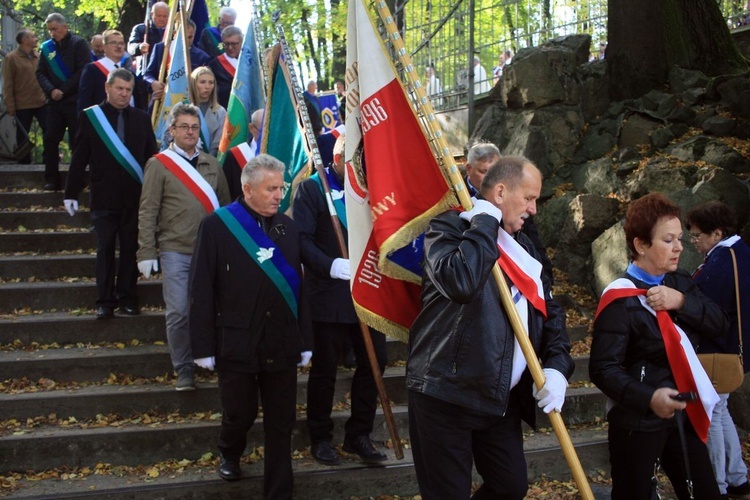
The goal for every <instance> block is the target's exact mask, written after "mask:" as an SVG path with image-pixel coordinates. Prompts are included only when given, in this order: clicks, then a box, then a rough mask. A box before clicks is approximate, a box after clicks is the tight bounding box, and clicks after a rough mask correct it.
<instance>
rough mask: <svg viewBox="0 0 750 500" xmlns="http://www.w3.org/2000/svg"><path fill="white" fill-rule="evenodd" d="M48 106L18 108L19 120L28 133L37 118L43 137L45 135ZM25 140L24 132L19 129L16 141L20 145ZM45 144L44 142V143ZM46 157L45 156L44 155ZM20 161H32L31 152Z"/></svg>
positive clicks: (25, 163) (26, 162)
mask: <svg viewBox="0 0 750 500" xmlns="http://www.w3.org/2000/svg"><path fill="white" fill-rule="evenodd" d="M46 116H47V108H46V107H45V106H42V107H41V108H31V109H17V110H16V118H18V121H19V122H21V125H23V128H24V130H25V131H26V132H27V133H28V132H30V131H31V123H32V121H33V120H34V118H36V121H37V123H39V128H41V129H42V137H44V131H45V130H46V129H47V120H46ZM23 141H24V136H23V132H22V131H21V130H20V129H18V131H17V132H16V142H17V143H18V145H19V146H20V145H21V144H22V143H23ZM42 144H43V143H42ZM42 157H44V156H42ZM18 163H21V164H24V165H28V164H29V163H31V153H29V154H28V155H26V156H24V157H23V158H21V159H20V160H19V161H18Z"/></svg>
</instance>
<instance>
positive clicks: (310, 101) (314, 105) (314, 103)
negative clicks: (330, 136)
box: [302, 80, 323, 136]
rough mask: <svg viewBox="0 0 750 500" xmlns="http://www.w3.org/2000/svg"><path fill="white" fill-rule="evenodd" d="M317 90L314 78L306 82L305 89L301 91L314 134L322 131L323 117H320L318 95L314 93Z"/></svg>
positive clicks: (317, 134)
mask: <svg viewBox="0 0 750 500" xmlns="http://www.w3.org/2000/svg"><path fill="white" fill-rule="evenodd" d="M317 92H318V84H317V82H316V81H315V80H310V81H309V82H307V90H305V91H304V92H303V93H302V96H303V97H304V98H305V104H306V105H307V114H308V115H309V116H310V123H311V124H312V128H313V132H314V133H315V135H316V136H319V135H320V134H322V133H323V118H322V117H321V114H320V113H321V108H320V101H319V100H318V96H317V95H315V94H316V93H317Z"/></svg>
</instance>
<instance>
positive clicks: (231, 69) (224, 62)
mask: <svg viewBox="0 0 750 500" xmlns="http://www.w3.org/2000/svg"><path fill="white" fill-rule="evenodd" d="M216 59H218V61H219V64H221V67H222V68H224V70H225V71H226V72H227V73H229V74H230V75H231V77H232V78H234V75H235V73H237V63H238V62H239V61H238V60H237V59H234V60H232V59H229V58H228V57H227V55H226V54H222V55H220V56H219V57H217V58H216Z"/></svg>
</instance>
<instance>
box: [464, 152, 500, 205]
mask: <svg viewBox="0 0 750 500" xmlns="http://www.w3.org/2000/svg"><path fill="white" fill-rule="evenodd" d="M499 158H500V150H499V149H498V148H497V146H495V145H494V144H492V143H491V142H475V143H474V144H473V145H472V146H471V147H470V148H469V152H468V153H467V154H466V177H465V178H464V180H465V181H466V187H467V189H468V190H469V195H470V196H476V195H477V194H478V193H479V186H481V185H482V179H484V176H485V175H486V174H487V171H488V170H489V169H490V166H492V164H493V163H495V162H496V161H497V160H498V159H499Z"/></svg>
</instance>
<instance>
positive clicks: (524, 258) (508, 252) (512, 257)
mask: <svg viewBox="0 0 750 500" xmlns="http://www.w3.org/2000/svg"><path fill="white" fill-rule="evenodd" d="M497 233H498V234H497V247H498V248H499V249H500V258H499V259H498V260H497V263H498V264H499V265H500V268H501V269H502V270H503V271H504V272H505V274H507V275H508V278H510V281H511V282H513V284H514V285H515V286H516V287H517V288H518V290H519V291H520V292H521V293H522V294H523V296H524V297H525V298H526V299H527V300H528V301H529V302H531V305H532V306H534V309H536V310H537V311H539V312H540V313H542V315H543V316H544V317H545V318H546V317H547V303H546V301H545V300H544V287H543V286H542V264H541V263H540V262H539V261H538V260H536V259H535V258H534V257H532V256H531V255H529V253H528V252H527V251H526V250H524V249H523V247H522V246H521V245H519V244H518V242H517V241H516V240H514V239H513V237H512V236H511V235H509V234H508V233H507V232H505V230H504V229H502V228H501V229H500V230H499V231H498V232H497Z"/></svg>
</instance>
